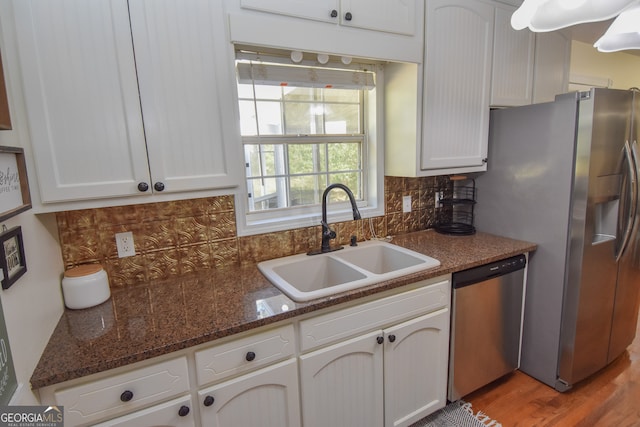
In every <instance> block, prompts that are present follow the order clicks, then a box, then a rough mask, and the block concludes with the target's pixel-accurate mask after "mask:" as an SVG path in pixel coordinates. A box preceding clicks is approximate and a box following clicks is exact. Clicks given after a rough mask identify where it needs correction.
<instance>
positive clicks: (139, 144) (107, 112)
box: [14, 0, 242, 204]
mask: <svg viewBox="0 0 640 427" xmlns="http://www.w3.org/2000/svg"><path fill="white" fill-rule="evenodd" d="M129 8H130V9H131V15H130V11H129ZM14 9H15V15H16V16H15V18H16V31H17V43H18V46H19V49H20V62H21V67H22V70H23V83H24V92H25V100H26V106H27V114H28V120H29V129H30V133H31V143H32V146H33V152H34V157H35V165H36V169H37V171H36V172H37V177H38V183H39V187H40V193H41V201H42V202H43V203H50V202H65V201H79V200H90V199H98V198H112V199H114V198H119V197H122V196H136V195H148V194H152V193H158V194H160V192H163V193H171V192H184V191H193V190H204V189H213V188H225V187H231V186H235V185H237V184H238V183H239V178H238V177H237V176H236V175H235V174H236V173H237V172H232V171H239V170H240V171H241V169H242V168H241V167H240V165H241V163H237V162H238V157H239V155H236V154H235V150H234V142H235V141H236V140H237V139H238V138H239V137H238V136H237V134H238V132H236V129H235V126H237V120H236V119H235V117H234V114H235V113H234V111H235V110H234V109H233V108H229V106H230V105H232V103H233V102H234V101H233V100H234V94H233V92H232V91H233V82H234V79H233V75H232V70H233V59H232V53H231V48H230V46H229V45H228V43H227V42H226V35H225V18H224V14H223V12H222V8H221V7H220V4H219V3H217V2H209V1H189V2H181V1H179V0H167V1H148V0H131V1H129V2H127V1H126V0H105V1H92V2H87V1H84V0H69V1H65V2H62V3H60V2H42V1H39V2H36V1H17V2H14ZM132 34H133V37H132ZM134 48H135V49H134ZM227 49H228V50H229V52H228V51H227ZM134 52H135V55H134ZM138 85H139V86H138ZM145 134H146V139H145ZM235 147H236V149H238V150H239V148H237V147H239V146H238V145H235ZM120 200H121V201H118V200H115V199H114V201H113V204H122V203H124V201H126V202H127V203H128V202H129V199H120ZM122 200H124V201H122ZM145 200H146V198H145Z"/></svg>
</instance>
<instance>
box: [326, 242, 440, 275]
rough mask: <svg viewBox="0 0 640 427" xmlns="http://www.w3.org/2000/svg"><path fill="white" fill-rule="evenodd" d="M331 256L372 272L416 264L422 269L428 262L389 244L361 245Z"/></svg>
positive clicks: (383, 271) (384, 271)
mask: <svg viewBox="0 0 640 427" xmlns="http://www.w3.org/2000/svg"><path fill="white" fill-rule="evenodd" d="M333 256H334V257H336V258H338V259H340V260H343V261H347V262H348V263H350V264H353V265H355V266H357V267H360V268H362V269H364V270H367V271H370V272H371V273H374V274H386V273H391V272H394V271H399V270H402V271H403V272H404V271H405V270H406V269H410V268H411V267H417V266H418V267H420V268H419V270H422V269H423V268H424V264H425V263H429V261H428V260H425V258H429V257H425V256H424V255H421V254H418V253H416V252H413V251H409V250H407V249H404V248H401V247H400V246H395V245H390V244H382V245H381V244H378V245H368V246H361V247H358V249H356V250H349V251H341V252H338V253H335V254H334V255H333ZM431 260H433V258H431ZM434 261H435V260H434ZM436 265H440V263H439V262H438V263H437V264H436ZM436 265H433V267H435V266H436Z"/></svg>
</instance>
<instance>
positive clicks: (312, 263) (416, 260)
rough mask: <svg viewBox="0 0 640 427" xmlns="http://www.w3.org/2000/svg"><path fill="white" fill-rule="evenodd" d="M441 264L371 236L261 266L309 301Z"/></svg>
mask: <svg viewBox="0 0 640 427" xmlns="http://www.w3.org/2000/svg"><path fill="white" fill-rule="evenodd" d="M439 265H440V261H438V260H437V259H434V258H431V257H429V256H426V255H422V254H420V253H418V252H415V251H412V250H409V249H406V248H403V247H400V246H397V245H394V244H391V243H388V242H385V241H379V240H371V241H367V242H363V243H359V244H358V246H348V247H345V248H344V249H342V250H339V251H334V252H327V253H323V254H318V255H313V256H308V255H306V254H301V255H293V256H288V257H283V258H277V259H273V260H269V261H264V262H261V263H259V264H258V268H259V269H260V271H261V272H262V274H264V275H265V276H266V277H267V279H269V281H270V282H271V283H272V284H273V285H274V286H276V287H277V288H278V289H280V291H282V292H283V293H284V294H285V295H287V296H288V297H289V298H291V299H292V300H293V301H296V302H305V301H309V300H312V299H316V298H323V297H328V296H332V295H335V294H338V293H341V292H345V291H350V290H353V289H357V288H361V287H363V286H368V285H373V284H375V283H379V282H383V281H385V280H390V279H396V278H398V277H401V276H405V275H407V274H412V273H417V272H419V271H423V270H427V269H430V268H434V267H438V266H439Z"/></svg>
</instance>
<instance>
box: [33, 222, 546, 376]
mask: <svg viewBox="0 0 640 427" xmlns="http://www.w3.org/2000/svg"><path fill="white" fill-rule="evenodd" d="M392 243H394V244H397V245H399V246H403V247H406V248H408V249H412V250H414V251H416V252H420V253H423V254H425V255H428V256H431V257H433V258H436V259H438V260H439V261H440V262H441V265H440V266H439V267H437V268H433V269H430V270H427V271H424V272H421V273H415V274H412V275H409V276H405V277H402V278H400V279H396V280H389V281H385V282H382V283H379V284H376V285H372V286H368V287H365V288H360V289H358V290H354V291H350V292H345V293H342V294H339V295H337V296H334V297H330V298H321V299H317V300H313V301H309V302H306V303H295V302H293V301H291V300H290V299H288V298H287V297H286V296H285V295H284V294H282V293H281V292H280V291H279V290H278V289H277V288H275V287H274V286H273V285H271V283H270V282H269V281H268V280H267V279H266V278H265V277H264V276H263V275H262V274H261V273H260V272H259V271H258V269H257V267H256V266H255V265H250V266H242V267H240V266H238V267H235V266H232V267H228V268H224V269H221V270H207V271H203V272H202V273H195V274H189V275H185V276H182V277H181V278H179V279H175V280H170V281H164V282H153V283H149V284H145V285H141V286H136V287H132V288H127V289H121V290H115V291H113V292H112V296H111V299H109V300H108V301H107V302H105V303H103V304H101V305H99V306H96V307H92V308H89V309H85V310H69V309H66V310H65V312H64V314H63V315H62V317H61V318H60V321H59V322H58V325H57V326H56V328H55V330H54V332H53V334H52V336H51V338H50V340H49V343H48V344H47V346H46V348H45V350H44V352H43V354H42V357H41V358H40V361H39V363H38V365H37V366H36V369H35V371H34V372H33V375H32V377H31V386H32V387H33V388H34V389H37V388H41V387H45V386H49V385H52V384H56V383H59V382H63V381H68V380H72V379H75V378H79V377H82V376H85V375H90V374H94V373H98V372H102V371H106V370H108V369H113V368H117V367H121V366H125V365H127V364H130V363H134V362H139V361H142V360H146V359H149V358H152V357H156V356H160V355H163V354H167V353H170V352H174V351H177V350H181V349H185V348H188V347H191V346H194V345H197V344H202V343H206V342H210V341H213V340H216V339H218V338H222V337H226V336H229V335H232V334H235V333H239V332H243V331H247V330H250V329H252V328H256V327H259V326H264V325H268V324H270V323H274V322H278V321H281V320H284V319H288V318H292V317H295V316H298V315H301V314H304V313H308V312H311V311H314V310H318V309H321V308H325V307H329V306H333V305H336V304H340V303H343V302H347V301H351V300H353V299H356V298H361V297H364V296H368V295H372V294H375V293H378V292H382V291H385V290H388V289H392V288H395V287H399V286H403V285H406V284H410V283H413V282H416V281H419V280H424V279H428V278H431V277H436V276H440V275H443V274H448V273H451V272H454V271H460V270H465V269H467V268H471V267H475V266H478V265H482V264H486V263H489V262H492V261H497V260H500V259H503V258H506V257H509V256H512V255H517V254H521V253H524V252H530V251H533V250H535V249H536V245H535V244H533V243H529V242H523V241H517V240H512V239H508V238H503V237H498V236H494V235H490V234H485V233H476V234H474V235H472V236H446V235H442V234H439V233H436V232H435V231H433V230H426V231H420V232H415V233H409V234H404V235H400V236H395V237H394V238H393V241H392ZM283 305H286V306H288V308H289V309H288V311H282V306H283Z"/></svg>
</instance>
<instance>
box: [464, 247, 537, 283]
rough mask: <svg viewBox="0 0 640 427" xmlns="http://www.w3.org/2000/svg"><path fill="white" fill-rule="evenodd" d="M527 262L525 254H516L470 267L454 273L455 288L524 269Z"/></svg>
mask: <svg viewBox="0 0 640 427" xmlns="http://www.w3.org/2000/svg"><path fill="white" fill-rule="evenodd" d="M526 264H527V257H526V256H525V255H516V256H514V257H511V258H507V259H503V260H500V261H495V262H492V263H490V264H485V265H481V266H480V267H474V268H470V269H468V270H463V271H459V272H457V273H453V275H452V285H453V288H454V289H459V288H462V287H465V286H469V285H473V284H474V283H479V282H483V281H485V280H489V279H493V278H494V277H500V276H504V275H505V274H509V273H513V272H514V271H518V270H522V269H523V268H524V267H525V266H526Z"/></svg>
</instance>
